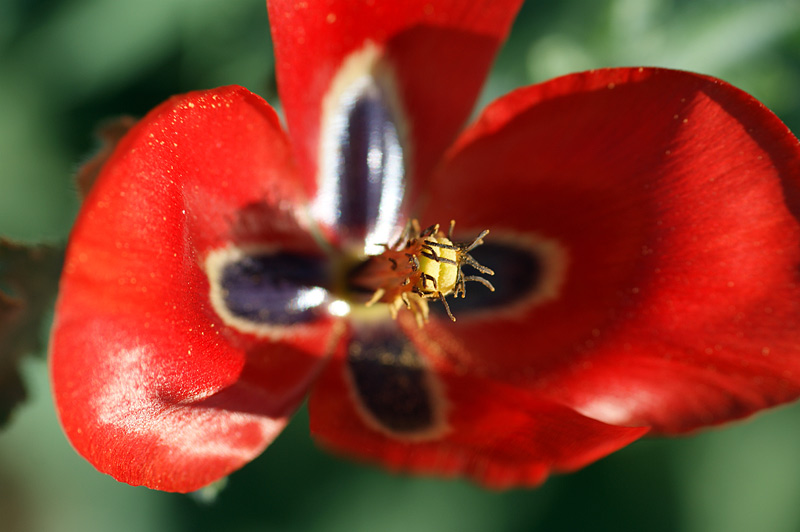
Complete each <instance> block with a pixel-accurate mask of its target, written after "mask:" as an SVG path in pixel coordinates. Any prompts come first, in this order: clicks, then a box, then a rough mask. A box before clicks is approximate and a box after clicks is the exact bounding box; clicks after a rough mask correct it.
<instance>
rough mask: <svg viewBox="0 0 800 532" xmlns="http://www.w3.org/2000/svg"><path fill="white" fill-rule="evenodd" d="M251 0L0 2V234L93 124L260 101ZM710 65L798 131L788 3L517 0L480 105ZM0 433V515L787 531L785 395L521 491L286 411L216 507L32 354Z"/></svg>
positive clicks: (50, 202)
mask: <svg viewBox="0 0 800 532" xmlns="http://www.w3.org/2000/svg"><path fill="white" fill-rule="evenodd" d="M267 28H268V26H267V16H266V10H265V9H264V5H263V2H262V1H261V0H235V1H230V0H138V1H137V2H128V1H122V0H0V169H1V170H0V172H1V173H0V234H2V235H6V236H11V237H14V238H18V239H24V240H30V241H40V240H48V241H62V240H63V239H65V238H66V235H67V233H68V231H69V227H70V225H71V223H72V220H73V217H74V215H75V212H76V208H77V199H76V194H75V190H74V186H73V185H72V183H71V180H70V177H71V175H72V174H73V172H74V170H75V169H76V167H77V166H78V165H79V164H80V162H81V161H82V160H83V159H84V158H85V157H86V155H87V154H89V153H91V151H92V150H93V149H94V148H95V147H96V146H95V141H94V140H93V135H92V133H93V130H94V128H95V125H96V124H97V123H99V122H101V121H103V120H104V119H106V118H109V117H113V116H117V115H120V114H123V113H129V114H135V115H141V114H144V113H145V112H146V111H147V110H148V109H150V108H151V107H153V106H155V105H156V104H158V103H159V102H161V101H162V100H164V99H165V98H167V97H168V96H169V95H171V94H174V93H179V92H185V91H188V90H193V89H200V88H209V87H214V86H218V85H224V84H230V83H238V84H241V85H244V86H246V87H248V88H250V89H251V90H253V91H255V92H258V93H260V94H262V95H263V96H264V97H266V98H267V99H268V100H269V101H270V102H272V103H273V104H277V97H276V91H275V79H274V74H273V59H272V48H271V45H270V40H269V33H268V29H267ZM616 65H658V66H667V67H673V68H681V69H686V70H694V71H699V72H703V73H706V74H711V75H714V76H717V77H720V78H723V79H726V80H728V81H730V82H732V83H734V84H735V85H737V86H739V87H741V88H743V89H745V90H747V91H748V92H750V93H751V94H753V95H755V96H756V97H757V98H759V99H760V100H762V101H763V102H764V103H766V104H767V105H768V106H769V107H770V108H771V109H773V110H774V111H775V112H776V114H778V116H780V117H781V118H782V119H783V120H784V121H785V122H786V123H787V124H788V125H789V127H790V128H791V129H792V130H793V131H795V132H796V133H797V132H800V2H798V1H797V0H760V1H742V0H725V1H723V0H702V1H700V0H694V1H689V0H596V1H588V0H547V1H544V0H542V1H536V0H529V1H528V2H527V4H526V5H525V7H524V8H523V11H522V13H521V14H520V17H519V19H518V21H517V23H516V24H515V26H514V29H513V31H512V35H511V38H510V40H509V42H508V44H507V46H506V47H505V48H504V49H503V51H502V52H501V54H500V57H499V59H498V62H497V65H496V68H495V69H494V71H493V74H492V77H491V79H490V80H489V82H488V84H487V87H486V91H485V94H484V96H483V97H482V102H483V103H485V102H487V101H489V100H490V99H492V98H494V97H497V96H499V95H500V94H502V93H504V92H507V91H508V90H510V89H512V88H514V87H516V86H520V85H524V84H529V83H534V82H537V81H542V80H544V79H547V78H550V77H553V76H556V75H560V74H565V73H568V72H572V71H577V70H583V69H589V68H595V67H603V66H616ZM24 369H25V376H26V378H27V380H28V382H29V384H30V392H31V399H30V400H29V401H28V403H26V404H25V405H24V406H23V407H22V408H20V409H19V410H18V411H17V413H16V416H15V418H14V419H13V420H12V423H11V426H10V428H9V429H7V430H6V431H4V432H2V433H0V530H3V531H8V532H17V531H20V532H22V531H36V532H39V531H46V532H50V531H53V532H61V531H66V532H71V531H87V532H93V531H104V532H105V531H110V530H115V531H119V532H126V531H145V530H148V531H150V530H155V531H158V530H175V531H187V532H188V531H203V530H214V531H220V530H226V531H228V530H230V531H242V532H244V531H255V530H270V531H272V530H275V531H306V530H324V531H362V530H363V531H372V530H380V531H405V530H410V531H418V532H425V531H445V530H456V531H464V532H469V531H484V530H486V531H498V532H504V531H528V530H664V531H672V530H686V531H694V532H709V531H730V532H735V531H743V532H744V531H747V532H751V531H760V532H765V531H769V532H771V531H775V532H778V531H800V405H795V406H789V407H786V408H782V409H778V410H775V411H772V412H768V413H764V414H762V415H760V416H758V417H757V418H755V419H751V420H749V421H746V422H743V423H737V424H735V425H733V426H730V427H727V428H726V429H725V430H712V431H707V432H705V433H702V434H700V435H697V436H694V437H690V438H683V439H675V440H665V439H650V440H644V441H641V442H638V443H636V444H634V445H632V446H630V447H628V448H627V449H624V450H622V451H620V452H618V453H616V454H614V455H612V456H610V457H608V458H606V459H604V460H602V461H600V462H598V463H597V464H594V465H592V466H590V467H588V468H586V469H584V470H583V471H580V472H578V473H575V474H572V475H565V476H555V477H553V478H551V479H550V480H548V482H547V483H546V484H545V485H544V486H543V487H541V488H539V489H537V490H515V491H509V492H502V493H497V492H488V491H484V490H482V489H480V488H478V487H476V486H474V485H472V484H470V483H468V482H464V481H440V480H432V479H420V478H409V477H404V476H395V475H390V474H388V473H385V472H383V471H381V470H379V469H375V468H372V467H367V466H362V465H359V464H355V463H352V462H348V461H343V460H339V459H337V458H335V457H331V456H329V455H327V454H324V453H322V452H320V451H318V450H317V449H316V448H315V447H314V446H313V444H312V443H311V440H310V439H309V436H308V429H307V416H306V415H305V413H304V412H301V413H300V414H298V416H297V417H296V418H295V419H294V421H293V422H292V424H291V425H290V426H289V428H288V429H287V431H286V432H285V433H284V434H283V435H282V436H281V437H280V438H279V439H278V440H277V441H276V442H275V443H274V444H273V445H272V446H271V447H270V448H269V449H268V450H267V452H266V453H264V455H262V456H261V457H260V458H259V459H257V460H256V461H255V462H253V463H252V464H251V465H249V466H247V467H245V468H244V469H243V470H241V471H240V472H237V473H235V474H234V475H232V477H231V478H230V481H229V483H228V486H227V488H226V489H225V490H224V491H222V492H221V493H220V494H219V495H218V497H217V499H216V501H215V502H213V503H208V502H203V501H201V500H200V499H199V498H198V497H195V498H192V497H187V496H182V495H175V494H165V493H159V492H155V491H150V490H148V489H145V488H133V487H130V486H127V485H123V484H119V483H117V482H115V481H114V480H112V479H111V478H110V477H106V476H104V475H102V474H100V473H97V472H96V471H95V470H94V469H93V468H92V467H91V466H90V465H89V464H88V463H86V462H84V461H83V460H82V459H81V458H80V457H78V455H77V454H75V453H74V451H72V449H71V448H70V446H69V444H68V443H67V441H66V440H65V438H64V436H63V435H62V434H61V432H60V429H59V427H58V424H57V421H56V417H55V413H54V412H53V407H52V405H51V400H50V396H49V389H48V384H47V374H46V366H45V363H44V362H43V361H42V360H41V359H38V360H37V359H31V360H28V361H26V365H25V368H24Z"/></svg>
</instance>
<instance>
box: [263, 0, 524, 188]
mask: <svg viewBox="0 0 800 532" xmlns="http://www.w3.org/2000/svg"><path fill="white" fill-rule="evenodd" d="M521 4H522V1H521V0H481V1H471V2H461V1H454V0H433V1H432V0H411V1H404V2H366V3H365V2H353V1H350V0H334V1H327V0H326V1H321V0H310V1H297V0H269V1H268V2H267V7H268V10H269V16H270V23H271V27H272V36H273V41H274V45H275V55H276V68H277V73H278V88H279V89H280V96H281V102H282V104H283V107H284V109H285V112H286V119H287V122H288V125H289V132H290V133H291V136H292V140H293V145H294V148H295V150H296V153H297V155H298V161H299V163H300V165H301V169H302V171H303V174H304V175H305V176H312V177H313V176H314V175H315V173H316V166H317V151H318V139H319V134H320V132H319V128H320V119H321V112H322V101H323V98H324V97H325V95H326V93H327V92H328V91H329V89H330V84H331V81H332V79H333V78H334V76H335V75H336V74H337V71H338V70H339V69H340V67H341V66H342V62H343V61H344V60H345V58H347V57H348V56H349V55H350V54H352V53H353V52H356V51H358V50H360V49H363V48H364V47H365V45H366V44H367V43H372V44H374V45H376V46H378V47H380V48H382V49H383V50H384V52H385V57H386V58H387V60H388V63H389V67H390V68H391V70H392V71H393V72H394V77H395V79H396V81H397V84H398V87H397V89H398V90H397V92H398V96H399V97H400V100H401V102H402V106H403V108H404V110H405V115H406V122H407V124H406V125H407V126H408V127H409V128H411V129H412V131H410V138H411V139H412V146H410V149H408V148H409V147H408V146H407V147H406V148H407V149H408V152H407V155H409V153H410V156H411V157H412V158H413V168H414V173H415V174H416V175H419V176H421V177H425V176H427V175H428V173H429V171H430V169H431V168H432V167H433V165H434V164H436V162H438V160H439V158H440V157H441V155H442V153H443V152H444V150H445V149H446V148H447V146H448V145H449V144H450V142H451V141H452V140H453V138H454V136H455V135H456V133H457V132H458V130H459V128H460V127H461V126H462V124H463V122H464V120H465V119H466V118H467V116H468V115H469V113H470V111H471V110H472V107H473V105H474V102H475V99H476V98H477V96H478V92H479V91H480V88H481V86H482V84H483V81H484V78H485V76H486V72H487V71H488V69H489V66H490V64H491V61H492V59H493V58H494V54H495V52H496V50H497V48H498V47H499V46H500V44H501V43H502V42H503V40H504V39H505V36H506V34H507V32H508V30H509V28H510V26H511V22H512V20H513V19H514V16H515V15H516V13H517V10H518V9H519V7H520V5H521Z"/></svg>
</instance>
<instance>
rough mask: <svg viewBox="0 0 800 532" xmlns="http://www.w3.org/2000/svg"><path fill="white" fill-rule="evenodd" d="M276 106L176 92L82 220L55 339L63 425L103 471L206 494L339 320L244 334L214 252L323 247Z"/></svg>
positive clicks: (296, 384)
mask: <svg viewBox="0 0 800 532" xmlns="http://www.w3.org/2000/svg"><path fill="white" fill-rule="evenodd" d="M302 197H303V194H302V190H301V182H300V181H299V180H298V179H297V177H296V173H295V170H294V167H293V164H292V161H291V156H290V150H289V146H288V143H287V141H286V138H285V135H284V134H283V132H282V131H281V130H280V127H279V125H278V120H277V117H276V116H275V113H274V112H273V111H272V110H271V109H270V108H269V107H268V106H267V105H266V104H265V103H264V102H263V101H262V100H261V99H259V98H258V97H256V96H254V95H252V94H251V93H249V92H247V91H246V90H245V89H242V88H240V87H227V88H221V89H216V90H213V91H206V92H198V93H191V94H187V95H184V96H178V97H175V98H172V99H171V100H169V101H168V102H166V103H164V104H162V105H161V106H159V107H158V108H156V109H155V110H153V111H152V112H151V113H150V114H149V115H148V116H147V117H145V118H144V119H143V120H141V121H140V122H139V123H138V124H137V125H136V126H135V127H134V128H133V129H132V130H131V131H130V132H129V133H128V135H127V136H126V137H125V138H124V139H123V140H122V141H121V142H120V144H119V146H118V147H117V150H116V151H115V153H114V155H112V157H111V159H110V160H109V162H108V163H107V164H106V165H105V167H104V170H103V171H102V173H101V174H100V177H99V179H98V181H97V182H96V184H95V185H94V187H93V188H92V190H91V193H90V195H89V197H88V198H87V200H86V202H85V204H84V207H83V210H82V211H81V213H80V216H79V218H78V220H77V223H76V225H75V228H74V230H73V233H72V236H71V241H70V246H69V250H68V255H67V258H66V264H65V269H64V274H63V277H62V280H61V293H60V298H59V302H58V305H57V309H56V318H55V324H54V328H53V337H52V344H51V346H52V347H51V349H52V353H51V366H52V367H51V369H52V379H53V387H54V392H55V399H56V404H57V408H58V411H59V415H60V417H61V422H62V424H63V426H64V429H65V431H66V433H67V436H68V437H69V439H70V441H71V442H72V444H73V445H74V446H75V447H76V449H77V450H78V451H79V452H80V453H81V454H83V455H84V456H85V457H86V458H87V459H88V460H89V461H90V462H92V463H93V464H94V465H95V466H96V467H97V468H98V469H100V470H101V471H103V472H106V473H109V474H111V475H113V476H114V477H116V478H117V479H119V480H121V481H124V482H128V483H130V484H144V485H147V486H150V487H153V488H158V489H163V490H169V491H191V490H194V489H197V488H200V487H202V486H203V485H205V484H208V483H210V482H212V481H214V480H216V479H218V478H220V477H222V476H224V475H226V474H228V473H230V472H231V471H233V470H235V469H237V468H238V467H240V466H241V465H243V464H244V463H246V462H247V461H249V460H250V459H252V458H253V457H255V456H256V455H258V454H259V453H260V452H261V451H262V450H263V449H264V447H265V446H266V445H267V444H268V443H269V442H270V441H271V440H272V439H273V438H274V437H275V436H276V435H277V433H278V432H279V431H280V430H281V428H282V427H283V425H284V424H285V421H286V416H287V415H288V414H289V413H290V412H291V411H292V410H293V409H294V408H295V407H296V405H297V404H298V403H299V401H300V400H301V399H302V396H303V393H304V392H305V390H306V388H307V386H308V384H309V381H310V379H311V378H312V377H313V375H314V373H315V372H316V368H317V366H318V364H319V362H320V360H321V357H322V355H323V353H324V351H325V349H326V347H325V346H326V345H327V343H328V338H329V336H330V334H331V330H330V329H331V328H330V323H327V322H322V323H312V324H304V325H298V326H295V327H293V328H287V329H286V330H285V331H284V334H283V336H282V337H281V338H280V341H278V340H277V339H274V340H271V339H270V338H268V337H267V338H257V337H256V336H253V335H248V334H241V333H237V332H236V331H235V330H233V329H232V328H231V327H228V326H226V324H225V323H224V322H223V320H222V319H221V318H220V317H219V316H218V315H217V313H216V312H215V311H214V309H213V308H212V305H211V303H210V301H209V290H210V287H209V281H208V277H207V275H206V273H205V272H204V269H203V262H204V259H205V257H206V256H207V254H208V253H209V252H211V251H214V250H217V249H220V248H224V247H227V246H230V245H233V244H237V245H239V246H244V245H253V244H270V245H273V246H282V247H288V246H291V247H292V248H294V249H306V250H313V249H314V247H313V243H312V242H311V238H310V237H309V236H307V234H306V233H305V232H304V231H303V229H302V228H301V227H300V226H299V225H298V222H297V221H296V220H295V217H294V214H293V212H292V211H291V210H290V209H289V208H288V207H285V206H284V205H289V206H291V205H293V204H294V203H295V202H298V201H301V198H302Z"/></svg>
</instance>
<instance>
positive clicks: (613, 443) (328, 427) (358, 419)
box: [309, 324, 647, 489]
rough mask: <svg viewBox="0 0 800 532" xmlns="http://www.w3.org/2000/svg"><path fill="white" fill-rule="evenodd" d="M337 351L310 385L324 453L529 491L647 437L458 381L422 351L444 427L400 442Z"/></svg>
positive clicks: (513, 392) (475, 381) (314, 426)
mask: <svg viewBox="0 0 800 532" xmlns="http://www.w3.org/2000/svg"><path fill="white" fill-rule="evenodd" d="M407 325H410V326H411V327H416V325H414V324H407ZM426 342H427V343H426V344H424V345H423V344H419V343H417V344H416V346H417V348H418V349H419V350H420V352H421V351H422V349H427V350H430V349H435V347H432V344H431V343H430V342H431V339H430V338H427V339H426ZM343 347H346V346H343ZM344 351H345V349H342V350H340V352H339V353H338V356H337V357H336V358H335V359H334V360H333V361H332V362H331V364H329V365H328V366H327V367H326V369H325V371H324V373H323V375H322V376H321V378H320V380H319V381H317V383H316V384H315V386H314V389H313V391H312V394H311V399H310V402H309V411H310V415H311V431H312V433H313V435H314V436H315V437H316V438H317V439H318V440H319V441H320V443H321V444H323V445H324V446H326V447H330V448H331V449H333V450H336V451H338V452H342V453H345V454H347V455H351V456H353V457H356V458H361V459H366V460H369V461H376V462H379V463H381V464H383V465H384V466H386V467H388V468H390V469H393V470H400V471H406V472H413V473H423V474H436V475H441V476H446V477H451V476H462V475H463V476H466V477H469V478H471V479H472V480H475V481H477V482H479V483H481V484H483V485H485V486H487V487H491V488H500V489H502V488H510V487H513V486H535V485H538V484H540V483H541V482H543V481H544V480H545V478H546V477H547V475H548V474H549V473H550V472H551V471H570V470H574V469H578V468H580V467H583V466H585V465H587V464H589V463H591V462H593V461H595V460H598V459H599V458H602V457H603V456H605V455H607V454H609V453H611V452H613V451H615V450H617V449H619V448H620V447H623V446H625V445H627V444H629V443H630V442H632V441H633V440H635V439H637V438H638V437H640V436H641V435H642V434H644V433H645V432H646V431H647V429H646V428H628V427H616V426H613V425H607V424H605V423H602V422H599V421H596V420H594V419H591V418H588V417H585V416H582V415H581V414H578V413H577V412H575V411H574V410H572V409H570V408H567V407H565V406H562V405H559V404H557V403H555V402H553V401H548V400H546V399H542V398H541V397H537V396H535V395H533V394H531V393H528V392H525V391H523V390H521V389H519V388H514V387H511V386H506V385H502V384H498V383H497V382H493V381H490V380H487V379H480V378H475V377H472V376H466V375H458V374H456V373H453V372H452V368H448V367H447V366H446V364H445V362H444V360H443V359H440V358H439V359H437V357H436V356H425V355H424V353H422V354H423V357H424V358H425V359H426V362H427V364H428V366H429V367H430V368H431V369H432V370H433V371H435V378H436V379H437V380H438V382H439V385H440V386H439V387H440V388H441V390H442V395H443V398H442V399H440V400H441V401H443V410H444V415H443V418H444V420H443V421H444V426H445V428H444V429H443V430H439V431H437V433H436V434H433V435H430V436H427V437H425V436H424V437H421V438H420V437H419V436H416V437H410V438H405V439H404V438H402V437H398V436H396V435H392V434H390V433H386V432H385V431H378V430H375V429H374V428H373V424H372V423H370V422H369V420H365V417H364V414H363V413H362V407H357V406H356V404H355V402H354V399H353V398H354V394H353V391H354V390H353V388H352V386H351V385H350V384H349V383H350V382H352V380H351V378H349V377H348V376H347V375H346V370H345V364H344V356H345V353H344ZM405 356H407V355H405ZM401 408H402V406H401Z"/></svg>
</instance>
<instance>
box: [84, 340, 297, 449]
mask: <svg viewBox="0 0 800 532" xmlns="http://www.w3.org/2000/svg"><path fill="white" fill-rule="evenodd" d="M148 349H149V348H147V347H134V348H131V349H127V350H121V351H119V352H117V353H109V365H113V368H109V369H107V370H106V371H103V372H102V373H104V374H105V375H108V376H109V377H107V379H106V381H105V383H104V385H103V386H102V388H101V389H100V390H99V392H98V394H97V395H96V396H95V399H94V403H93V405H92V406H93V408H94V410H95V413H96V415H97V421H98V422H99V423H101V424H104V425H112V426H114V427H116V428H118V429H121V430H122V431H124V432H127V433H129V434H136V435H141V436H147V437H151V438H153V439H154V440H155V441H157V442H158V443H159V444H162V445H164V446H165V447H167V448H169V449H170V450H171V451H173V452H175V451H177V452H178V453H180V455H181V456H182V457H185V456H191V457H194V458H213V457H219V458H225V459H234V460H239V461H246V460H249V459H251V458H253V457H254V456H255V455H257V454H258V453H260V452H261V450H262V449H263V447H264V445H265V443H264V442H265V441H269V440H271V439H272V438H273V437H274V436H275V435H277V434H278V432H280V431H281V430H282V429H283V427H284V426H285V425H286V419H285V418H280V419H267V418H264V417H261V416H256V415H253V414H246V413H242V412H230V411H228V412H225V411H221V410H220V409H219V408H211V407H204V406H199V405H197V404H193V403H196V402H198V401H201V400H203V399H205V398H207V397H209V396H211V395H213V393H215V392H216V390H208V391H206V392H205V393H202V394H198V395H197V396H195V397H191V398H187V399H185V400H183V401H181V402H179V403H167V402H165V401H164V399H163V398H162V396H164V395H167V396H168V395H169V394H162V393H161V392H162V388H163V387H164V383H163V382H162V381H160V379H159V372H158V371H157V369H156V368H152V367H150V364H149V360H150V358H151V357H150V354H149V352H148V351H147V350H148ZM243 426H247V427H248V429H251V428H254V429H257V430H259V431H260V438H257V439H249V440H248V441H251V442H253V444H254V445H249V446H248V445H244V444H242V441H241V440H240V439H239V438H237V437H235V435H236V431H237V429H238V430H240V428H241V427H243Z"/></svg>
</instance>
